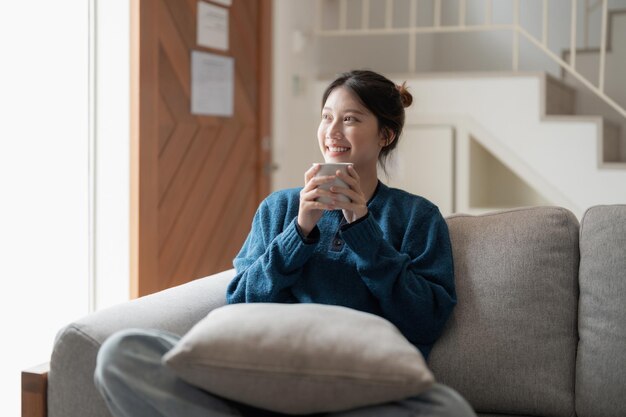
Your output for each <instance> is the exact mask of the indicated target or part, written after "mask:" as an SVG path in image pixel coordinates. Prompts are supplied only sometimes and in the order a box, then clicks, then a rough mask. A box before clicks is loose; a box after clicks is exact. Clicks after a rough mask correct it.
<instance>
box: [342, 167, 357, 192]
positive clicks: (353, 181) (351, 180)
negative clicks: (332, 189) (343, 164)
mask: <svg viewBox="0 0 626 417" xmlns="http://www.w3.org/2000/svg"><path fill="white" fill-rule="evenodd" d="M337 176H338V177H339V178H340V179H341V180H343V181H344V182H345V183H346V184H348V185H349V186H350V187H351V188H355V187H358V186H359V179H358V178H357V177H354V176H352V175H350V174H348V173H345V172H342V171H337Z"/></svg>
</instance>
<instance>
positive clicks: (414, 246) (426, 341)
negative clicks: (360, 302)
mask: <svg viewBox="0 0 626 417" xmlns="http://www.w3.org/2000/svg"><path fill="white" fill-rule="evenodd" d="M419 217H420V219H419V221H417V220H416V219H413V220H412V221H411V222H410V224H409V225H408V227H409V229H408V232H407V233H408V235H406V237H405V240H404V242H403V244H402V251H398V250H396V249H395V248H394V247H393V246H392V245H391V244H390V243H389V242H388V241H387V240H386V239H385V238H384V236H383V231H382V229H381V228H380V226H379V224H378V223H377V222H376V220H374V218H373V217H372V216H368V218H367V219H365V220H364V221H362V222H360V223H358V224H355V225H354V226H353V227H349V228H346V229H345V230H343V231H342V237H343V238H344V240H345V242H346V244H347V245H349V246H350V248H351V249H352V250H353V251H354V253H355V254H356V255H357V270H358V272H359V275H360V276H361V278H362V279H363V281H364V283H365V285H366V286H367V287H368V289H369V290H370V292H371V293H372V294H373V295H374V297H375V298H376V299H377V300H378V302H379V305H380V308H381V310H382V315H383V316H384V317H385V318H386V319H387V320H389V321H390V322H392V323H393V324H394V325H396V327H398V329H399V330H400V331H401V332H402V334H404V335H405V337H407V339H409V341H410V342H412V343H413V344H415V345H421V346H424V347H425V350H429V346H430V345H432V344H433V343H434V342H435V340H436V339H437V338H438V337H439V335H440V334H441V332H442V330H443V327H444V325H445V322H446V321H447V319H448V317H449V315H450V313H451V312H452V309H453V307H454V305H455V304H456V292H455V288H454V267H453V263H452V248H451V244H450V236H449V234H448V227H447V224H446V222H445V220H444V219H443V217H442V216H441V214H440V212H439V210H438V209H437V208H436V207H433V208H432V209H431V210H430V212H429V213H428V215H425V216H419Z"/></svg>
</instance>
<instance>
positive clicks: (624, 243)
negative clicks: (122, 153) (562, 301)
mask: <svg viewBox="0 0 626 417" xmlns="http://www.w3.org/2000/svg"><path fill="white" fill-rule="evenodd" d="M579 279H580V303H579V309H578V314H579V316H578V329H579V337H580V340H579V342H578V357H577V363H576V413H577V415H578V416H579V417H595V416H603V417H618V416H620V417H623V416H626V401H625V400H626V205H615V206H597V207H592V208H590V209H589V210H587V212H586V213H585V215H584V217H583V219H582V221H581V226H580V278H579Z"/></svg>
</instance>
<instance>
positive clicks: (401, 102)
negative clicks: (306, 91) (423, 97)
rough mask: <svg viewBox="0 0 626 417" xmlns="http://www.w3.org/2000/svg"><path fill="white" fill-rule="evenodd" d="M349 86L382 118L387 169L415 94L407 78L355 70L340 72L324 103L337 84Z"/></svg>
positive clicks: (380, 159) (381, 160) (381, 159)
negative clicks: (395, 80)
mask: <svg viewBox="0 0 626 417" xmlns="http://www.w3.org/2000/svg"><path fill="white" fill-rule="evenodd" d="M342 86H344V87H347V88H348V89H350V91H352V92H353V93H354V94H356V96H357V97H358V99H359V100H360V101H361V103H362V104H363V105H364V106H365V107H366V108H367V109H368V110H369V111H371V112H372V113H373V114H374V116H376V119H377V120H378V129H379V132H381V133H382V134H383V135H384V136H385V137H386V138H387V139H388V140H389V139H390V138H391V137H392V135H391V134H393V135H394V136H395V139H394V140H393V141H392V142H391V143H387V144H386V145H385V146H383V148H382V149H381V151H380V154H379V155H378V163H379V164H380V165H381V167H382V168H383V170H384V169H385V161H386V159H387V156H388V155H389V153H390V152H391V151H392V150H393V149H394V148H395V147H396V146H397V145H398V141H399V140H400V135H401V134H402V127H403V126H404V108H405V107H409V106H410V105H411V103H412V102H413V96H412V95H411V93H409V92H408V91H407V89H406V82H404V83H402V85H396V84H394V83H393V82H392V81H390V80H389V79H387V78H386V77H384V76H382V75H380V74H378V73H376V72H374V71H369V70H354V71H350V72H344V73H343V74H340V75H339V76H338V77H337V78H336V79H335V81H333V82H332V83H330V85H329V86H328V87H327V88H326V91H324V96H323V97H322V107H324V104H325V103H326V99H328V96H329V95H330V93H332V91H333V90H334V89H335V88H337V87H342Z"/></svg>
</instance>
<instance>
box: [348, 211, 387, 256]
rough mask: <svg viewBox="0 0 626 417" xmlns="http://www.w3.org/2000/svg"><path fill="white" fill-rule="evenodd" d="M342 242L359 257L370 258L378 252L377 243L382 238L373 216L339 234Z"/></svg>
mask: <svg viewBox="0 0 626 417" xmlns="http://www.w3.org/2000/svg"><path fill="white" fill-rule="evenodd" d="M341 237H342V238H343V240H344V241H345V242H346V244H348V246H350V248H352V250H353V251H354V252H355V253H357V254H359V255H360V256H370V255H373V254H374V253H376V251H377V250H378V244H377V243H378V242H380V240H381V239H382V237H383V231H382V230H381V229H380V226H379V225H378V223H376V221H375V220H374V218H373V216H368V217H367V219H365V220H363V221H362V222H359V223H358V224H355V225H353V226H351V227H348V228H346V229H345V230H343V231H342V232H341Z"/></svg>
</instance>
